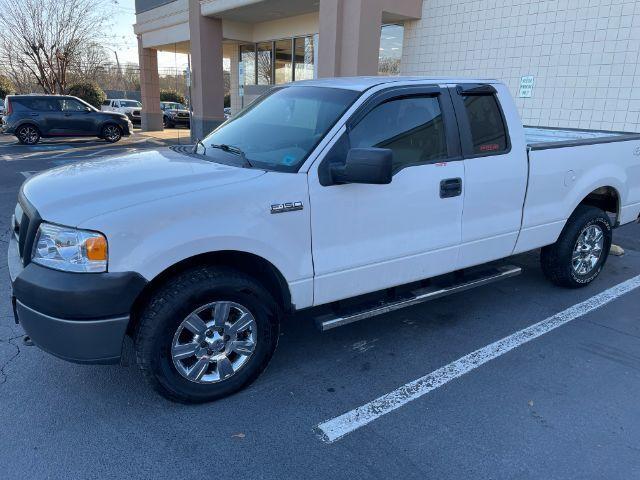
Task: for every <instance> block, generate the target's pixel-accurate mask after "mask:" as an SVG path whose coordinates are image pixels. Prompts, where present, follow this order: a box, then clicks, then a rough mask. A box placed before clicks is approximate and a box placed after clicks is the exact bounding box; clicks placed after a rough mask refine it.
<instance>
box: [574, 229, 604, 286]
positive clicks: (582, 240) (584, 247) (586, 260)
mask: <svg viewBox="0 0 640 480" xmlns="http://www.w3.org/2000/svg"><path fill="white" fill-rule="evenodd" d="M603 248H604V232H603V231H602V228H600V227H599V226H598V225H589V226H588V227H586V228H585V229H584V230H583V231H582V233H581V234H580V236H579V237H578V241H577V242H576V245H575V247H574V249H573V256H572V258H571V264H572V267H573V271H574V272H575V273H576V274H578V275H587V274H588V273H591V272H592V271H593V270H594V269H595V268H596V265H597V264H598V261H599V260H600V258H601V257H602V251H603Z"/></svg>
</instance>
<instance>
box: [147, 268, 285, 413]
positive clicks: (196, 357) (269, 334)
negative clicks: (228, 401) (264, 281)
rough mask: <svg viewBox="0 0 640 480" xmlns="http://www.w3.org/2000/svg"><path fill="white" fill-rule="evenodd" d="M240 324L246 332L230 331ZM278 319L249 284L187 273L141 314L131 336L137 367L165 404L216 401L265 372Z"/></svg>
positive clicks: (229, 273)
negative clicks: (166, 399)
mask: <svg viewBox="0 0 640 480" xmlns="http://www.w3.org/2000/svg"><path fill="white" fill-rule="evenodd" d="M225 306H226V310H225V308H224V307H225ZM225 311H226V313H224V312H225ZM219 312H222V313H219ZM194 315H195V316H194ZM218 318H221V319H223V320H222V322H221V323H220V322H218V320H217V319H218ZM242 319H244V320H243V322H245V323H246V325H247V327H245V328H243V327H239V326H237V324H238V323H241V320H242ZM279 320H280V313H279V308H278V306H277V304H276V302H275V301H274V300H273V298H272V297H271V295H270V294H269V293H268V292H267V290H265V289H264V288H263V287H262V285H260V284H259V283H258V282H256V281H255V280H254V279H253V278H251V277H249V276H247V275H245V274H243V273H241V272H238V271H235V270H232V269H228V268H215V267H200V268H195V269H192V270H188V271H186V272H184V273H181V274H179V275H178V276H176V277H175V278H173V279H171V280H170V281H168V282H167V283H166V284H165V285H164V286H163V287H161V288H160V289H158V290H157V291H156V292H155V293H154V294H153V295H152V297H151V299H150V300H149V302H148V304H147V305H146V307H145V308H144V310H143V312H142V314H141V318H140V322H139V325H138V327H137V330H136V335H135V346H136V358H137V363H138V365H139V367H140V369H141V370H142V372H143V375H144V376H145V378H146V380H147V381H148V382H149V383H150V385H151V386H152V387H153V388H154V389H155V390H156V391H157V392H158V393H160V394H161V395H163V396H164V397H166V398H168V399H169V400H172V401H176V402H181V403H204V402H210V401H213V400H217V399H219V398H223V397H226V396H228V395H231V394H233V393H235V392H237V391H238V390H241V389H242V388H244V387H246V386H248V385H249V384H250V383H252V382H253V381H254V380H255V379H256V378H258V376H259V375H260V374H261V373H262V372H263V371H264V369H265V368H266V367H267V365H268V363H269V361H270V360H271V357H272V356H273V353H274V351H275V349H276V346H277V343H278V336H279V328H280V327H279V325H280V322H279ZM234 328H236V330H234ZM207 342H209V343H207ZM242 349H244V350H242ZM223 366H224V368H223ZM194 371H195V372H194Z"/></svg>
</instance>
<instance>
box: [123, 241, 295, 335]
mask: <svg viewBox="0 0 640 480" xmlns="http://www.w3.org/2000/svg"><path fill="white" fill-rule="evenodd" d="M203 265H217V266H224V267H231V268H235V269H236V270H239V271H241V272H243V273H245V274H247V275H249V276H251V277H253V278H255V279H256V280H258V281H259V282H260V283H261V284H262V285H263V286H264V287H265V288H266V289H267V290H268V291H269V293H271V295H273V298H274V299H275V300H276V302H278V304H279V305H280V307H281V308H282V309H283V311H284V312H285V313H290V312H292V311H293V305H292V304H291V293H290V292H289V286H288V284H287V281H286V280H285V278H284V276H283V275H282V274H281V273H280V271H279V270H278V269H277V268H276V267H275V266H274V265H273V264H272V263H271V262H269V261H267V260H265V259H264V258H262V257H259V256H258V255H254V254H251V253H246V252H238V251H233V250H225V251H220V252H211V253H205V254H202V255H196V256H194V257H190V258H187V259H185V260H182V261H181V262H179V263H177V264H175V265H173V266H171V267H169V268H167V269H166V270H164V271H163V272H162V273H160V274H159V275H158V276H156V277H155V278H154V279H153V280H151V282H149V284H147V286H146V287H145V288H144V290H143V291H142V293H141V294H140V295H138V298H137V299H136V301H135V302H134V304H133V307H132V309H131V319H132V321H131V322H130V323H129V328H128V332H129V333H132V332H133V330H134V329H135V325H136V322H137V319H138V318H140V313H141V311H142V309H143V308H144V306H145V305H146V303H147V301H148V299H149V298H150V297H151V295H152V294H153V292H154V291H155V290H156V289H157V288H158V286H160V285H162V284H163V283H164V282H165V281H167V280H168V279H169V278H171V277H173V276H175V275H177V274H179V273H181V272H184V271H185V270H188V269H190V268H193V267H201V266H203Z"/></svg>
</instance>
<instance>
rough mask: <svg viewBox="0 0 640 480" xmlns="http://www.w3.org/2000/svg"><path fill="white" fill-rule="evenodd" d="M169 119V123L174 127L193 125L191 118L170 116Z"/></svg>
mask: <svg viewBox="0 0 640 480" xmlns="http://www.w3.org/2000/svg"><path fill="white" fill-rule="evenodd" d="M167 118H168V119H169V122H171V123H172V124H174V125H189V124H190V123H191V118H189V117H177V116H176V117H171V116H168V117H167Z"/></svg>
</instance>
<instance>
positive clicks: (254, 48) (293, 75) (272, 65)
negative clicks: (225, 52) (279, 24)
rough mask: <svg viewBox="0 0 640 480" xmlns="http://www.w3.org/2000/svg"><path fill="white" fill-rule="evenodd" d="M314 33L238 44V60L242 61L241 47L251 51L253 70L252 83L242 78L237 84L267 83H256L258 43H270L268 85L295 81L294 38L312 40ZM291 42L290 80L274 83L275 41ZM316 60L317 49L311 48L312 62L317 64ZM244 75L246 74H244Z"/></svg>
mask: <svg viewBox="0 0 640 480" xmlns="http://www.w3.org/2000/svg"><path fill="white" fill-rule="evenodd" d="M315 35H316V34H315V33H310V34H308V35H297V36H294V37H283V38H277V39H275V40H265V41H262V42H254V43H242V44H240V45H239V48H238V60H239V62H242V53H243V52H242V47H245V49H246V50H245V51H253V58H254V69H253V70H254V71H253V83H241V81H243V80H244V79H239V80H240V82H239V85H242V86H247V85H267V84H264V83H260V84H259V83H258V44H267V43H270V44H271V83H269V84H268V85H287V83H292V82H295V81H296V64H297V63H298V62H296V52H295V48H296V40H301V39H304V38H310V39H312V41H313V37H314V36H315ZM285 41H288V42H291V82H287V83H276V68H275V67H276V62H275V55H276V43H277V42H285ZM250 47H253V48H250ZM317 62H318V51H317V49H315V47H314V50H313V64H314V65H317ZM245 77H246V74H245Z"/></svg>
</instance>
